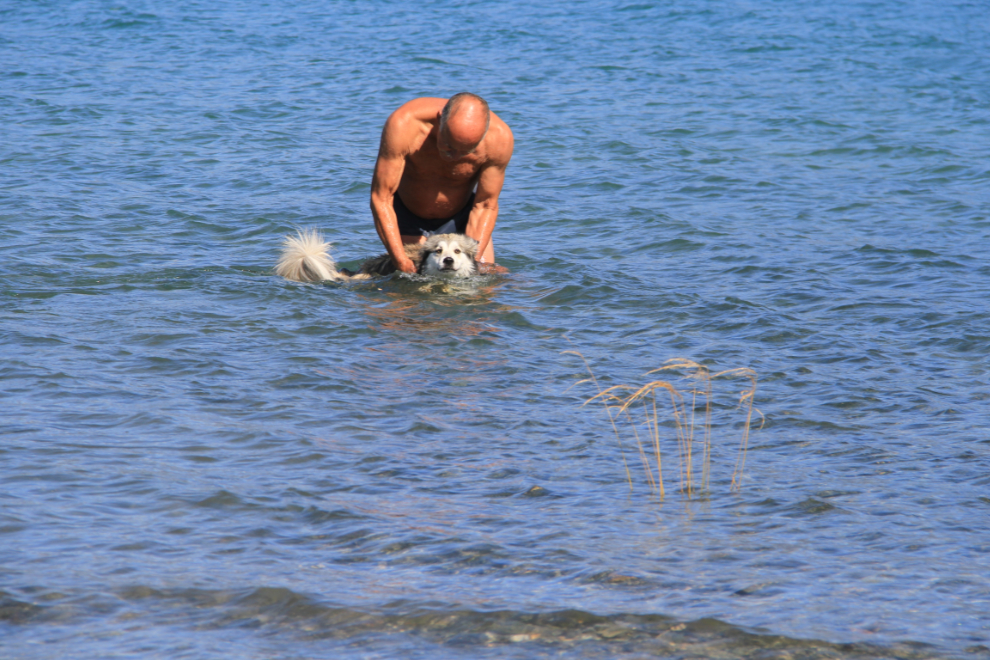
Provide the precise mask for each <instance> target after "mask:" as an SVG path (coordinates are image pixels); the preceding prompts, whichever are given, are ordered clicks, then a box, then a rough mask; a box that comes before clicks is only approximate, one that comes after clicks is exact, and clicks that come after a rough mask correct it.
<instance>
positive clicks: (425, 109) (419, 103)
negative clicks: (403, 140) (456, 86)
mask: <svg viewBox="0 0 990 660" xmlns="http://www.w3.org/2000/svg"><path fill="white" fill-rule="evenodd" d="M446 102H447V99H436V98H431V97H423V98H418V99H413V100H412V101H406V102H405V103H403V104H402V105H400V106H399V107H398V108H396V109H395V112H393V113H392V114H391V115H389V118H388V122H387V124H397V125H401V124H410V123H416V122H429V121H430V120H432V119H434V118H435V117H436V115H437V113H438V112H440V111H441V110H443V106H444V104H445V103H446Z"/></svg>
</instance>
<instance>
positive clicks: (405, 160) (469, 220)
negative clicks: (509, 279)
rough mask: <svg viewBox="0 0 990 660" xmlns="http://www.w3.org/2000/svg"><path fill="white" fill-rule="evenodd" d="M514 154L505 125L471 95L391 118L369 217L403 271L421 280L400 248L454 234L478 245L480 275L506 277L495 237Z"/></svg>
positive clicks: (415, 104)
mask: <svg viewBox="0 0 990 660" xmlns="http://www.w3.org/2000/svg"><path fill="white" fill-rule="evenodd" d="M512 146H513V138H512V131H511V130H509V127H508V126H506V125H505V122H503V121H502V120H501V119H499V118H498V117H497V116H496V115H495V113H494V112H491V111H490V110H489V109H488V104H487V103H485V101H484V99H482V98H481V97H480V96H476V95H474V94H469V93H467V92H463V93H461V94H456V95H454V96H453V97H451V98H450V100H449V101H448V100H447V99H435V98H421V99H414V100H412V101H409V102H408V103H406V104H404V105H403V106H401V107H400V108H399V109H398V110H396V111H395V112H393V113H392V114H391V116H389V118H388V120H387V121H386V122H385V128H384V129H382V141H381V146H380V147H379V148H378V161H377V162H376V163H375V176H374V178H373V179H372V180H371V213H372V215H373V216H374V217H375V229H376V230H377V231H378V236H379V238H381V239H382V243H384V244H385V249H386V250H388V253H389V255H391V257H392V261H393V262H394V263H395V265H396V267H398V269H399V270H401V271H403V272H406V273H415V272H416V268H415V266H413V263H412V261H410V260H409V258H408V257H406V253H405V251H404V250H403V249H402V244H403V243H422V242H423V241H425V240H426V235H425V234H424V233H423V232H430V233H455V232H456V233H460V234H467V235H468V236H470V237H471V238H473V239H475V240H476V241H478V255H479V256H478V262H479V266H480V267H481V270H482V272H485V271H488V270H496V269H498V270H502V271H504V269H501V268H500V267H498V266H496V265H495V249H494V247H493V246H492V230H493V229H495V220H496V218H497V217H498V195H499V193H500V192H502V183H503V181H505V168H506V166H507V165H508V164H509V159H510V158H511V157H512Z"/></svg>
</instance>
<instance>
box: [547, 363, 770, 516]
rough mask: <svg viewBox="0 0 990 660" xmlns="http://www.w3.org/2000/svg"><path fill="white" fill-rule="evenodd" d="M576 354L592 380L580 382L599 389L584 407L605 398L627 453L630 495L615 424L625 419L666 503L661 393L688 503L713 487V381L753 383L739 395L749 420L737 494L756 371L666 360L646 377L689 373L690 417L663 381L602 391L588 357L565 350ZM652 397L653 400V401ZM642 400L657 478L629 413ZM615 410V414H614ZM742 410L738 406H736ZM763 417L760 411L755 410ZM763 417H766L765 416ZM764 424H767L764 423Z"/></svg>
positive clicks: (735, 475)
mask: <svg viewBox="0 0 990 660" xmlns="http://www.w3.org/2000/svg"><path fill="white" fill-rule="evenodd" d="M564 353H568V354H571V355H577V356H578V357H579V358H581V361H582V362H584V366H585V368H586V369H587V370H588V373H589V374H591V377H590V378H586V379H583V380H581V381H579V383H578V384H580V383H585V382H592V383H594V385H595V388H596V389H597V390H598V394H596V395H595V396H593V397H591V398H590V399H588V400H586V401H585V402H584V405H587V404H588V403H591V402H592V401H595V400H596V399H600V400H601V401H602V403H603V404H604V405H605V410H606V412H607V414H608V418H609V422H610V423H611V425H612V430H613V431H614V432H615V437H616V440H617V441H618V444H619V452H620V454H621V455H622V464H623V467H625V470H626V479H627V480H628V481H629V488H630V492H632V473H631V471H630V469H629V465H628V462H627V461H626V457H625V450H624V449H623V447H622V440H621V434H620V433H619V426H618V424H617V423H616V418H617V417H621V416H623V415H624V416H625V418H626V420H627V422H628V423H629V426H630V428H631V429H632V433H633V438H634V439H635V444H636V447H637V449H638V451H639V456H640V461H641V462H642V464H643V470H644V472H645V473H646V478H647V482H648V483H649V486H650V492H651V493H653V494H654V495H656V496H658V497H659V499H660V501H663V499H664V497H665V495H666V490H665V488H664V480H663V462H662V452H661V448H660V415H659V411H658V409H657V390H664V391H666V392H667V394H668V396H669V397H670V409H671V413H672V416H673V421H674V427H675V432H676V438H677V448H678V458H679V464H678V470H677V472H678V480H679V482H680V491H681V492H682V493H684V494H685V495H686V496H687V497H688V498H689V499H690V498H693V497H694V496H695V494H696V493H697V492H700V493H708V492H710V485H711V450H712V435H711V427H712V381H713V380H715V379H716V378H735V377H742V378H746V379H748V380H749V381H750V387H749V388H748V389H746V390H743V391H742V392H741V393H740V396H739V404H738V406H739V407H742V406H743V404H745V405H746V422H745V424H744V426H743V433H742V440H741V442H740V445H739V454H738V456H737V458H736V464H735V468H734V470H733V472H732V485H731V488H732V489H733V490H738V489H739V488H740V486H741V481H742V472H743V469H744V468H745V465H746V452H747V449H748V446H749V431H750V426H751V424H752V418H753V411H754V410H756V409H755V408H754V407H753V400H754V398H755V395H756V383H757V376H756V372H755V371H753V370H752V369H747V368H738V369H727V370H725V371H720V372H718V373H715V374H712V373H711V371H710V370H709V368H708V367H706V366H705V365H702V364H699V363H697V362H695V361H693V360H688V359H685V358H674V359H672V360H667V362H666V363H665V364H664V366H662V367H659V368H658V369H653V370H652V371H649V372H647V374H653V373H657V372H662V371H671V372H686V373H685V374H680V373H678V375H683V377H685V378H688V379H690V380H691V381H692V383H693V384H692V387H691V390H690V394H691V412H690V416H689V415H688V411H687V405H688V403H687V401H686V399H685V397H684V395H682V394H681V393H680V391H678V389H677V388H676V387H675V386H674V385H673V384H672V383H670V382H668V381H663V380H654V381H651V382H648V383H646V384H645V385H643V386H641V387H639V388H638V389H637V388H634V387H631V386H628V385H615V386H612V387H609V388H607V389H602V388H601V386H600V385H599V383H598V379H597V378H596V377H595V374H594V372H593V371H592V369H591V366H590V365H589V364H588V361H587V360H585V358H584V356H583V355H582V354H581V353H579V352H578V351H564ZM620 392H630V393H629V394H626V395H625V396H624V397H623V396H621V395H620V394H618V393H620ZM699 394H700V395H701V396H702V397H703V398H704V401H705V415H704V422H703V423H702V424H701V429H702V433H703V435H702V438H703V439H702V446H701V483H700V484H699V485H698V486H697V488H696V486H695V480H696V472H695V467H694V459H695V451H694V443H695V432H696V429H697V427H698V421H697V415H696V412H697V408H698V395H699ZM648 398H649V400H648ZM637 402H641V403H642V405H643V419H644V422H643V423H644V424H645V426H646V429H647V432H648V436H649V439H648V443H649V445H652V446H651V447H650V449H651V453H652V454H653V457H654V458H655V459H656V476H655V477H654V474H653V471H654V466H653V463H652V461H651V460H650V457H649V454H648V453H647V451H646V450H645V449H644V446H643V441H642V440H641V438H640V436H639V431H638V429H637V427H638V424H637V423H636V420H635V419H634V418H633V416H632V414H631V413H630V410H631V408H632V407H633V405H634V404H635V403H637ZM613 409H614V410H615V413H616V414H614V415H613ZM737 409H738V408H737ZM756 412H757V413H758V414H760V413H759V410H756ZM760 417H761V418H762V414H760ZM761 426H762V424H761Z"/></svg>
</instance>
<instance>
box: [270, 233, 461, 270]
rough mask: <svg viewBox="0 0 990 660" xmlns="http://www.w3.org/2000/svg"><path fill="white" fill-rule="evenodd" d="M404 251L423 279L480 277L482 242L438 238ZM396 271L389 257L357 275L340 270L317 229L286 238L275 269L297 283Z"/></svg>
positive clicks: (456, 237)
mask: <svg viewBox="0 0 990 660" xmlns="http://www.w3.org/2000/svg"><path fill="white" fill-rule="evenodd" d="M404 247H405V249H406V256H408V257H409V259H410V260H411V261H412V262H413V264H415V265H416V272H417V273H419V274H420V275H427V276H432V277H453V278H463V277H473V276H475V275H477V274H478V264H477V263H476V262H475V260H474V259H475V256H476V255H477V253H478V241H476V240H474V239H473V238H471V237H470V236H465V235H464V234H437V235H436V236H430V237H429V238H427V239H426V241H425V242H424V243H407V244H406V245H405V246H404ZM395 271H396V267H395V264H394V263H392V258H391V257H390V256H389V255H388V254H383V255H380V256H377V257H373V258H371V259H368V260H367V261H365V262H364V263H363V264H361V268H360V269H358V272H357V273H349V272H347V271H344V270H340V269H338V268H337V264H336V263H335V262H334V260H333V257H331V256H330V243H328V242H326V241H325V240H324V238H323V235H322V234H321V233H320V232H319V231H318V230H316V229H303V230H299V231H298V232H297V233H296V235H295V236H286V237H285V241H284V242H283V243H282V256H281V257H280V258H279V260H278V265H277V266H276V267H275V273H276V274H278V275H280V276H281V277H284V278H285V279H287V280H293V281H296V282H323V281H331V282H342V281H348V280H366V279H370V278H371V277H374V276H382V275H391V274H392V273H394V272H395Z"/></svg>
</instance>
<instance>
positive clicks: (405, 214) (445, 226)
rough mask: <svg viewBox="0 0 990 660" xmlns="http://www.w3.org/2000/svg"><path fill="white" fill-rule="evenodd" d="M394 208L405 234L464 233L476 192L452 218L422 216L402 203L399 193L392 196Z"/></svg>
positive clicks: (401, 232) (400, 228)
mask: <svg viewBox="0 0 990 660" xmlns="http://www.w3.org/2000/svg"><path fill="white" fill-rule="evenodd" d="M392 200H393V201H392V208H394V209H395V217H396V218H398V219H399V233H400V234H403V235H405V236H419V235H423V236H431V235H433V234H463V233H464V231H465V230H466V229H467V223H468V217H469V216H470V215H471V208H472V207H473V206H474V193H471V196H470V197H468V201H467V204H465V205H464V208H462V209H461V210H460V211H458V212H457V213H455V214H454V215H453V216H452V217H450V218H437V219H432V218H421V217H419V216H418V215H416V214H415V213H413V212H412V211H410V210H409V209H407V208H406V205H405V204H403V203H402V200H401V199H400V198H399V194H398V193H396V194H395V196H394V197H393V198H392Z"/></svg>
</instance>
